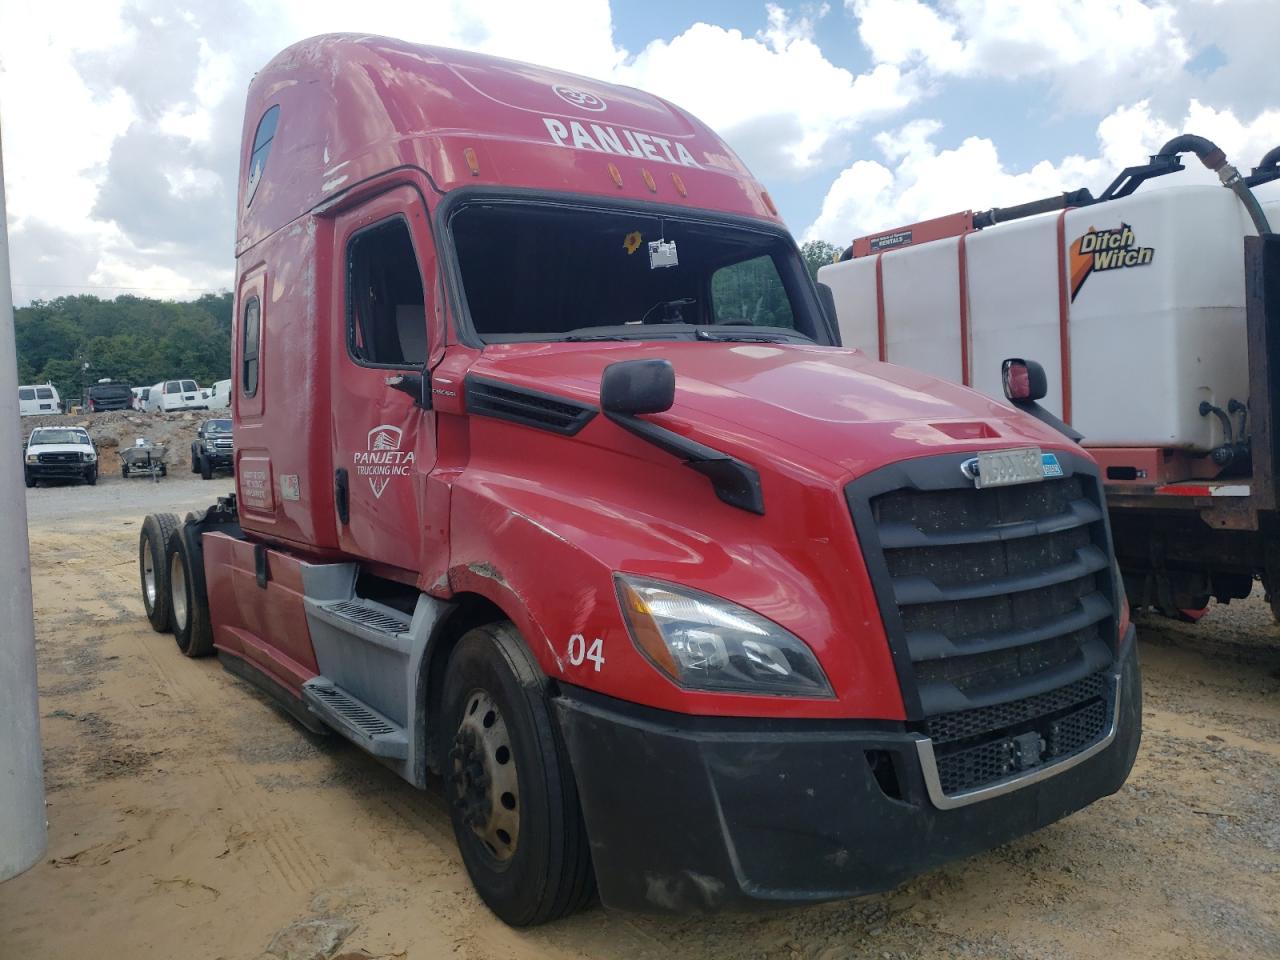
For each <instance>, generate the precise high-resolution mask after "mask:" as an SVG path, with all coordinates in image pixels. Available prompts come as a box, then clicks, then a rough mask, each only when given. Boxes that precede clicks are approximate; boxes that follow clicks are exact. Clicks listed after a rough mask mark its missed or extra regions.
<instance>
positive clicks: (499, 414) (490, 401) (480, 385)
mask: <svg viewBox="0 0 1280 960" xmlns="http://www.w3.org/2000/svg"><path fill="white" fill-rule="evenodd" d="M466 397H467V412H468V413H476V414H480V415H482V416H486V417H495V418H497V419H499V420H510V421H512V422H514V423H522V424H524V425H525V426H527V427H538V428H539V429H542V430H551V431H552V432H554V433H562V434H565V435H566V436H573V434H575V433H577V432H578V431H579V430H581V429H582V428H583V427H585V426H586V425H587V423H588V422H589V421H590V420H591V418H592V417H594V416H595V415H596V409H595V407H592V406H590V405H588V404H585V403H579V402H578V401H576V400H569V399H567V398H565V397H556V396H551V395H550V394H546V393H542V392H540V391H537V390H529V389H527V388H525V387H516V386H513V385H511V384H509V383H500V382H498V381H495V380H488V379H486V378H484V377H477V376H469V377H467V379H466Z"/></svg>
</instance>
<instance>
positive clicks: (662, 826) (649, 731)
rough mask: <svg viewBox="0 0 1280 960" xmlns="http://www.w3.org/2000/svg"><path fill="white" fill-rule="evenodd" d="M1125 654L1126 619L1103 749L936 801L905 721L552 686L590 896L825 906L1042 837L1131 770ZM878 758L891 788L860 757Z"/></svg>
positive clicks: (673, 905) (1133, 668)
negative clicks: (698, 707) (652, 700)
mask: <svg viewBox="0 0 1280 960" xmlns="http://www.w3.org/2000/svg"><path fill="white" fill-rule="evenodd" d="M1136 648H1137V644H1136V642H1135V636H1134V630H1133V628H1132V627H1130V628H1129V631H1128V633H1127V635H1126V637H1125V642H1124V644H1122V650H1123V651H1124V652H1123V653H1122V655H1121V659H1120V662H1119V666H1118V668H1117V669H1116V670H1115V671H1114V673H1113V675H1112V677H1113V680H1114V683H1115V686H1114V690H1115V691H1116V696H1117V697H1118V700H1117V702H1116V709H1115V717H1116V723H1115V726H1114V730H1113V731H1111V736H1110V737H1109V738H1108V739H1107V740H1106V742H1105V743H1103V744H1100V745H1098V746H1097V748H1096V749H1095V750H1094V751H1093V752H1092V753H1090V754H1089V755H1087V756H1086V757H1085V758H1084V759H1079V758H1077V759H1076V760H1075V762H1071V760H1072V758H1066V759H1064V760H1062V761H1061V762H1059V763H1058V764H1057V765H1056V766H1055V767H1052V768H1051V767H1043V768H1040V769H1039V770H1037V771H1036V776H1028V777H1027V778H1026V780H1025V782H1023V783H1022V785H1020V786H1017V787H1016V788H1014V789H1008V790H1006V791H1005V792H999V791H993V793H992V794H988V795H985V796H984V797H983V798H979V799H975V800H972V801H970V802H967V803H964V804H962V805H954V806H951V807H950V808H948V809H942V808H940V807H939V806H938V805H937V804H936V803H935V802H934V801H933V800H931V799H930V792H931V791H930V785H929V784H928V783H927V782H926V780H927V778H926V776H925V772H926V771H925V770H924V768H923V764H922V762H921V761H922V757H923V756H924V755H925V752H924V751H921V749H920V741H921V740H922V739H923V737H922V735H921V734H919V733H915V732H911V731H909V730H907V728H906V726H905V725H904V724H901V723H890V722H884V721H862V722H857V721H849V722H821V721H782V720H762V719H750V720H716V719H712V718H698V717H686V716H681V715H677V714H672V713H667V712H663V711H657V710H650V709H646V708H641V707H635V706H633V705H630V704H625V703H622V702H620V701H617V700H613V699H611V698H606V697H601V696H599V695H595V694H591V693H588V692H586V691H582V690H579V689H577V688H567V687H566V688H562V691H561V695H560V696H559V697H557V698H556V699H555V701H554V703H555V706H556V712H557V716H558V719H559V722H560V727H561V730H562V732H563V734H564V738H565V742H566V744H567V746H568V750H569V754H570V757H571V759H572V763H573V769H574V774H575V777H576V779H577V783H578V792H579V795H580V797H581V801H582V811H583V815H584V817H585V819H586V825H587V832H588V835H589V836H590V839H591V855H592V859H593V862H594V865H595V871H596V878H597V880H598V882H599V887H600V897H601V899H602V900H603V901H604V903H605V904H606V905H608V906H611V907H617V908H620V909H626V910H635V911H653V910H674V911H709V910H721V909H744V908H751V907H759V906H764V905H767V904H770V903H774V904H782V903H802V902H812V901H821V900H836V899H842V898H847V897H853V896H859V895H862V894H868V893H875V892H877V891H881V890H886V889H889V888H891V887H894V886H896V885H897V884H899V883H902V882H903V881H905V880H907V879H909V878H910V877H912V876H914V875H916V874H918V873H920V872H922V871H924V870H927V869H930V868H932V867H935V866H938V865H939V864H943V863H946V862H947V861H950V860H955V859H958V858H960V857H966V856H969V855H971V854H974V853H979V852H981V851H984V850H989V849H991V848H993V847H996V846H999V845H1000V844H1002V843H1006V842H1007V841H1009V840H1012V839H1014V838H1016V837H1019V836H1022V835H1024V834H1027V833H1030V832H1032V831H1034V830H1038V829H1039V828H1041V827H1044V826H1046V825H1048V824H1050V823H1053V822H1054V821H1056V820H1059V819H1061V818H1062V817H1065V816H1067V815H1068V814H1070V813H1073V812H1074V811H1076V810H1079V809H1081V808H1082V807H1085V806H1087V805H1088V804H1090V803H1092V802H1093V801H1094V800H1097V799H1098V798H1100V797H1104V796H1107V795H1108V794H1111V793H1114V792H1115V791H1116V790H1118V789H1119V788H1120V786H1121V785H1122V784H1123V783H1124V781H1125V778H1126V777H1127V776H1128V775H1129V771H1130V770H1131V769H1132V767H1133V761H1134V757H1135V756H1136V755H1137V751H1138V743H1139V740H1140V738H1141V727H1142V688H1141V680H1140V676H1139V669H1138V659H1137V649H1136ZM1082 752H1085V753H1087V751H1082ZM886 757H888V758H891V762H892V764H893V768H894V770H895V771H897V777H896V779H895V780H893V781H892V784H893V785H892V786H891V788H890V789H891V790H892V793H895V794H897V796H894V795H891V793H890V792H887V791H886V788H885V787H883V786H882V783H885V782H886V780H885V778H884V777H883V776H882V777H880V778H878V777H877V773H876V770H875V769H873V765H872V762H871V760H872V758H875V759H876V762H877V763H878V764H883V762H885V758H886ZM1049 770H1052V771H1053V772H1052V773H1051V774H1046V771H1049ZM934 793H935V794H936V790H935V791H934Z"/></svg>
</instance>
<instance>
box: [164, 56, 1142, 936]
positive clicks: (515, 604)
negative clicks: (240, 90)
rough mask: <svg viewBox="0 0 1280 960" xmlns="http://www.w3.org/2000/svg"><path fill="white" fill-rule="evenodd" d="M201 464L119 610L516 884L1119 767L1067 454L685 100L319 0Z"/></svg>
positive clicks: (927, 819) (959, 845)
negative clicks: (333, 16) (430, 37)
mask: <svg viewBox="0 0 1280 960" xmlns="http://www.w3.org/2000/svg"><path fill="white" fill-rule="evenodd" d="M241 164H242V167H241V180H240V196H239V201H238V203H239V206H238V231H237V238H236V257H237V262H236V266H237V270H236V273H237V281H236V314H235V324H234V329H233V340H234V347H233V358H234V364H233V370H234V376H235V382H234V391H233V399H232V415H233V420H234V430H235V438H236V444H235V483H236V492H235V495H234V496H233V497H228V498H224V499H222V500H220V501H219V502H218V503H217V504H216V505H214V506H212V507H211V508H209V509H208V510H206V511H202V512H200V513H196V514H189V515H188V516H187V517H186V518H185V519H184V520H181V521H179V520H178V519H177V518H176V517H174V516H173V515H171V514H158V515H153V516H149V517H148V518H147V519H146V521H145V523H144V525H143V532H142V537H141V543H140V550H139V558H140V568H141V580H142V591H143V598H144V603H145V606H146V610H147V614H148V617H149V619H150V621H151V623H152V625H153V626H154V627H155V628H156V629H157V630H160V631H167V630H170V629H171V630H172V631H173V633H174V634H175V636H176V639H177V644H178V647H179V649H180V650H181V651H182V652H183V653H184V654H186V655H188V656H202V655H207V654H213V653H215V652H216V654H217V655H218V656H219V658H220V660H221V662H222V663H223V665H224V666H225V667H226V668H227V669H229V670H230V671H232V672H233V673H235V674H237V675H239V676H240V677H242V678H244V679H245V680H247V681H249V682H251V683H253V684H255V685H256V686H258V687H259V688H261V689H263V690H265V691H267V692H268V693H269V694H271V695H272V696H274V697H275V698H276V699H278V700H279V702H280V703H281V704H282V705H283V706H284V707H285V708H286V709H287V710H289V711H290V712H291V713H292V714H293V715H294V716H295V717H296V718H297V719H298V720H299V721H300V722H301V723H302V724H303V725H305V726H307V727H310V728H312V729H317V730H333V731H336V732H338V733H340V734H342V735H344V736H346V737H348V738H349V739H350V740H352V741H353V742H355V743H356V744H358V745H359V746H361V747H362V748H363V749H365V750H367V751H368V752H369V753H370V754H372V755H373V756H374V757H376V758H377V759H378V760H380V761H381V762H382V763H384V764H386V765H387V766H389V767H391V768H392V769H393V770H395V771H396V772H397V773H398V774H400V775H401V776H402V777H404V778H405V779H406V780H408V781H409V782H411V783H413V784H415V785H417V786H419V787H425V786H427V784H428V782H429V778H430V777H431V776H432V775H433V774H438V775H439V776H440V777H441V779H442V780H443V790H444V793H445V796H446V798H447V800H448V804H449V808H450V811H451V817H452V821H453V827H454V831H455V834H456V837H457V840H458V844H459V847H460V849H461V851H462V857H463V860H464V862H465V864H466V867H467V870H468V872H469V874H470V876H471V878H472V881H473V882H474V884H475V886H476V888H477V890H478V891H479V893H480V895H481V896H482V898H483V899H484V901H485V902H486V903H487V904H488V905H489V906H490V907H491V908H492V909H493V910H494V911H495V912H496V913H497V914H498V915H499V916H500V917H502V918H503V919H504V920H506V921H507V922H509V923H511V924H516V925H527V924H534V923H540V922H544V921H547V920H551V919H554V918H556V917H559V916H562V915H564V914H566V913H568V912H570V911H572V910H574V909H575V908H577V907H578V906H580V905H581V904H582V903H584V902H585V900H586V899H587V898H588V897H589V896H590V895H591V891H592V890H593V889H594V888H595V887H596V885H597V884H598V889H599V894H600V897H601V899H602V900H603V902H604V903H605V904H606V905H609V906H615V907H620V908H626V909H635V910H655V909H656V910H714V909H721V908H733V907H743V906H749V905H753V904H761V903H767V902H792V903H794V902H804V901H817V900H825V899H832V898H840V897H847V896H853V895H857V894H861V893H866V892H870V891H875V890H882V889H885V888H888V887H891V886H893V885H895V884H897V883H899V882H901V881H902V880H904V879H906V878H908V877H910V876H912V875H914V874H916V873H918V872H919V871H921V870H923V869H926V868H929V867H931V866H934V865H936V864H940V863H943V862H945V861H948V860H951V859H954V858H957V857H961V856H965V855H968V854H971V853H974V852H977V851H981V850H985V849H988V848H990V847H992V846H995V845H997V844H999V843H1002V842H1004V841H1006V840H1008V839H1010V838H1013V837H1016V836H1019V835H1021V834H1024V833H1027V832H1028V831H1031V830H1035V829H1037V828H1038V827H1041V826H1043V825H1045V824H1047V823H1050V822H1053V821H1055V820H1057V819H1059V818H1061V817H1063V816H1065V815H1067V814H1069V813H1071V812H1073V811H1075V810H1078V809H1080V808H1081V807H1083V806H1085V805H1086V804H1088V803H1090V802H1092V801H1094V800H1096V799H1098V798H1099V797H1102V796H1105V795H1107V794H1109V793H1112V792H1114V791H1115V790H1117V789H1118V788H1119V787H1120V785H1121V784H1122V783H1123V782H1124V779H1125V777H1126V776H1127V775H1128V772H1129V770H1130V768H1131V766H1132V764H1133V760H1134V755H1135V753H1136V751H1137V748H1138V742H1139V736H1140V727H1141V691H1140V682H1139V671H1138V665H1137V654H1136V649H1135V648H1136V644H1135V640H1134V630H1133V627H1132V626H1131V625H1130V624H1129V622H1128V611H1127V607H1126V606H1125V601H1124V597H1123V591H1122V589H1121V588H1120V586H1119V580H1118V573H1117V571H1116V567H1115V563H1114V559H1113V554H1112V549H1111V544H1110V532H1109V529H1108V524H1107V519H1106V514H1105V510H1104V509H1103V502H1102V492H1101V484H1100V480H1099V475H1098V470H1097V467H1096V465H1095V464H1094V462H1093V461H1092V460H1091V459H1090V457H1089V456H1088V454H1087V453H1085V452H1084V451H1082V450H1081V449H1080V448H1079V447H1078V446H1077V445H1076V444H1075V443H1073V442H1072V441H1070V440H1069V439H1068V438H1067V437H1065V436H1064V435H1062V434H1061V433H1060V432H1057V431H1055V430H1053V429H1051V428H1050V427H1048V426H1046V425H1045V424H1044V423H1042V422H1040V421H1038V420H1037V419H1034V418H1033V417H1030V416H1027V415H1026V414H1025V413H1023V412H1019V411H1018V410H1015V409H1014V408H1013V407H1012V406H1009V405H1006V404H1004V403H999V402H995V401H993V400H989V399H987V398H985V397H983V396H981V395H980V394H978V393H976V392H974V391H971V390H968V389H965V388H963V387H959V386H955V385H950V384H947V383H944V382H942V381H940V380H938V379H935V378H933V377H930V376H927V375H923V374H920V373H916V372H913V371H910V370H907V369H903V368H896V367H891V366H888V365H885V364H881V363H879V362H877V361H875V360H874V359H872V358H869V357H867V356H865V355H863V354H861V353H858V352H855V351H852V350H846V349H842V348H841V347H840V346H839V340H838V335H837V333H836V329H835V321H834V317H833V316H832V315H831V314H830V313H829V312H828V310H826V309H825V308H824V306H823V303H822V301H821V300H820V299H819V296H818V292H817V290H816V288H815V286H814V284H813V283H812V282H811V281H810V279H809V277H808V274H807V273H806V271H805V268H804V264H803V261H802V260H801V258H800V256H799V253H798V251H797V249H796V246H795V243H794V241H793V240H792V238H791V236H790V235H789V234H788V233H787V231H786V229H785V228H784V226H783V225H782V222H781V220H780V218H779V216H778V213H777V210H776V209H775V206H774V204H773V201H772V200H771V199H770V197H769V194H768V193H767V192H766V191H765V190H764V188H763V187H762V186H761V185H760V184H759V183H758V182H757V181H756V180H755V179H754V178H753V177H752V176H751V174H750V173H749V172H748V170H747V169H746V168H745V167H744V166H743V164H742V163H741V161H740V160H739V159H738V158H737V157H736V156H735V154H734V153H733V151H732V150H731V149H730V148H729V147H728V146H727V145H726V144H725V143H724V142H723V141H721V140H720V139H718V138H717V137H716V136H715V134H713V133H712V132H711V131H710V130H709V129H708V128H707V127H706V126H704V125H703V124H701V123H700V122H698V121H697V120H696V119H694V118H693V117H691V116H690V115H689V114H687V113H685V112H684V111H682V110H681V109H679V108H678V107H676V106H674V105H672V104H670V103H668V102H666V101H664V100H661V99H659V98H657V97H654V96H650V95H648V94H645V93H642V92H640V91H637V90H633V89H628V88H623V87H616V86H610V85H607V84H603V83H598V82H596V81H592V80H588V79H584V78H582V77H576V76H570V75H566V74H562V73H557V72H553V71H550V70H546V69H543V68H540V67H534V66H528V65H525V64H519V63H513V62H508V61H504V60H497V59H493V58H489V57H483V56H478V55H475V54H470V53H462V52H457V51H451V50H441V49H433V48H428V47H422V46H415V45H410V44H407V43H401V42H398V41H394V40H387V39H380V38H376V37H356V36H327V37H320V38H317V39H313V40H308V41H305V42H303V43H300V44H298V45H296V46H294V47H291V48H289V49H288V50H286V51H284V52H283V53H281V54H280V55H279V56H278V57H276V59H275V60H273V61H272V62H271V63H270V64H269V65H268V66H267V67H266V68H265V69H263V70H262V72H260V73H259V74H258V75H257V76H256V77H255V79H254V81H253V83H252V85H251V87H250V91H249V98H248V108H247V113H246V119H245V127H244V142H243V147H242V151H241Z"/></svg>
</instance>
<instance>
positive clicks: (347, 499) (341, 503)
mask: <svg viewBox="0 0 1280 960" xmlns="http://www.w3.org/2000/svg"><path fill="white" fill-rule="evenodd" d="M333 503H334V506H335V507H337V509H338V520H339V521H340V522H341V523H342V524H343V525H344V526H345V525H346V524H348V523H350V522H351V493H350V482H349V480H348V479H347V468H346V467H339V468H338V469H337V470H335V471H334V472H333Z"/></svg>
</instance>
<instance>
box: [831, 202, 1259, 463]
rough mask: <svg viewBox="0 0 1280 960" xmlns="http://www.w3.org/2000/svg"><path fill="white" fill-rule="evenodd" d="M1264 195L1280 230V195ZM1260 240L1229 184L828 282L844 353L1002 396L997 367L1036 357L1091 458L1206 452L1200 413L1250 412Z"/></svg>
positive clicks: (909, 250)
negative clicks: (1252, 289)
mask: <svg viewBox="0 0 1280 960" xmlns="http://www.w3.org/2000/svg"><path fill="white" fill-rule="evenodd" d="M1255 192H1256V193H1257V195H1258V197H1259V199H1260V200H1261V201H1263V207H1264V209H1265V210H1266V212H1267V215H1268V218H1269V219H1270V220H1271V223H1272V225H1273V227H1280V182H1273V183H1271V184H1267V185H1264V186H1262V187H1259V188H1257V190H1256V191H1255ZM1254 232H1255V231H1254V229H1253V225H1252V222H1251V221H1250V220H1249V216H1248V214H1247V213H1246V212H1245V210H1244V207H1243V206H1242V205H1241V204H1240V202H1239V200H1238V199H1237V198H1236V196H1235V195H1234V194H1233V193H1232V192H1231V191H1229V190H1226V189H1224V188H1223V187H1220V186H1210V185H1205V186H1200V185H1195V186H1175V187H1167V188H1157V189H1152V188H1147V189H1145V190H1144V189H1139V190H1138V192H1137V193H1135V194H1133V195H1131V196H1129V197H1125V198H1122V199H1119V200H1112V201H1109V202H1106V203H1099V204H1095V205H1093V206H1088V207H1081V208H1079V209H1074V210H1069V211H1066V212H1065V213H1063V214H1051V215H1042V216H1038V217H1033V218H1028V219H1025V220H1016V221H1012V222H1009V223H1005V224H998V225H996V226H993V227H989V228H987V229H985V230H980V231H977V232H971V233H968V234H966V235H964V236H963V237H955V236H953V237H947V238H945V239H940V240H934V241H931V242H928V243H919V244H917V245H915V246H905V247H900V248H898V249H890V250H886V251H884V252H882V253H879V254H871V255H869V256H865V257H859V258H856V259H853V260H849V261H845V262H843V263H838V264H832V265H829V266H825V267H822V268H821V269H820V270H819V271H818V280H819V281H820V282H822V283H825V284H827V285H828V286H829V287H831V290H832V293H833V294H834V298H835V303H836V311H837V315H838V317H839V324H840V333H841V338H842V339H843V341H844V345H845V346H851V347H857V348H859V349H862V350H865V351H866V352H868V353H869V354H871V355H872V356H876V355H882V356H883V357H884V359H886V360H887V361H888V362H890V363H898V364H902V365H904V366H909V367H915V368H917V369H920V370H925V371H927V372H929V373H933V374H936V375H938V376H940V377H943V378H945V379H948V380H952V381H955V382H961V383H963V382H968V383H970V384H971V385H972V386H973V387H975V388H976V389H978V390H980V391H982V392H983V393H986V394H988V395H990V396H993V397H997V398H998V397H1001V396H1002V390H1001V384H1000V364H1001V361H1003V360H1004V359H1005V358H1006V357H1025V358H1028V359H1032V360H1038V361H1039V362H1040V363H1042V364H1043V365H1044V368H1045V370H1046V372H1047V373H1048V375H1049V383H1050V389H1049V396H1048V397H1047V398H1046V399H1045V401H1044V404H1045V406H1046V407H1048V408H1049V409H1050V410H1052V411H1053V412H1054V413H1055V414H1057V415H1059V416H1063V415H1064V413H1066V416H1065V419H1067V420H1069V422H1070V423H1071V424H1072V425H1073V426H1074V427H1075V428H1076V429H1078V430H1079V431H1080V432H1081V433H1083V434H1084V435H1085V437H1086V442H1087V443H1088V444H1089V445H1091V446H1123V447H1163V448H1181V449H1186V450H1191V451H1206V450H1209V449H1212V448H1213V447H1215V446H1217V445H1218V444H1220V443H1222V442H1223V441H1224V440H1225V437H1224V436H1223V432H1222V427H1221V424H1220V422H1219V420H1218V418H1217V417H1215V416H1207V417H1206V416H1201V415H1200V403H1201V401H1204V400H1207V401H1209V402H1210V403H1213V404H1215V405H1216V406H1219V407H1222V408H1223V409H1226V407H1227V404H1228V402H1229V401H1230V400H1232V399H1235V400H1239V401H1241V402H1244V401H1247V400H1248V392H1249V391H1248V358H1247V354H1246V348H1245V311H1244V305H1245V290H1244V259H1243V252H1244V237H1245V236H1246V235H1252V234H1253V233H1254ZM1060 234H1061V236H1060ZM877 261H878V262H877ZM881 330H883V337H882V336H881ZM882 340H883V342H882ZM1063 343H1067V344H1068V345H1069V347H1068V357H1069V364H1067V365H1066V367H1065V368H1064V365H1063V363H1062V344H1063ZM966 348H967V349H966ZM966 353H967V356H966ZM965 360H967V369H966V366H965ZM1068 379H1069V383H1068ZM1068 406H1069V410H1066V409H1065V408H1066V407H1068Z"/></svg>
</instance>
